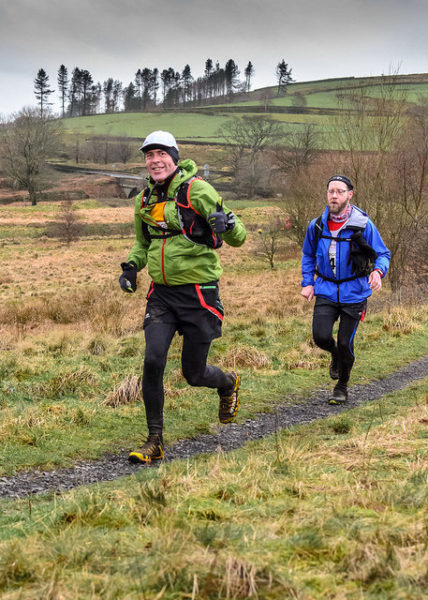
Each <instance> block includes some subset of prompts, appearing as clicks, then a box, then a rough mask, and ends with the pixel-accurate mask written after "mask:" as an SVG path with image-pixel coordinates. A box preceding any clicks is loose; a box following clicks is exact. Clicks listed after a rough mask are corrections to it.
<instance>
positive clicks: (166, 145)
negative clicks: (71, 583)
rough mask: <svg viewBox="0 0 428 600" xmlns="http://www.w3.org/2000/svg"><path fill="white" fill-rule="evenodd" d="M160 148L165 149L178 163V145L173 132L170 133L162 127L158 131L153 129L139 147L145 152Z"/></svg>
mask: <svg viewBox="0 0 428 600" xmlns="http://www.w3.org/2000/svg"><path fill="white" fill-rule="evenodd" d="M159 149H161V150H165V152H167V153H168V154H169V155H170V157H171V158H172V160H173V161H174V162H175V164H177V163H178V160H179V155H178V146H177V142H176V141H175V137H174V136H173V135H172V133H169V131H162V130H160V129H159V130H158V131H153V132H152V133H149V135H148V136H147V137H146V139H145V140H144V142H143V143H142V145H141V146H140V148H139V150H141V151H142V152H144V153H146V152H148V151H149V150H159Z"/></svg>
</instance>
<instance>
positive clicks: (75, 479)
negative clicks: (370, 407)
mask: <svg viewBox="0 0 428 600" xmlns="http://www.w3.org/2000/svg"><path fill="white" fill-rule="evenodd" d="M426 375H428V356H425V357H423V358H422V359H420V360H418V361H416V362H414V363H411V364H409V365H407V366H406V367H403V368H402V369H399V370H398V371H396V372H395V373H393V374H392V375H389V376H387V377H385V379H379V380H376V381H373V382H371V383H369V384H366V385H355V386H353V387H351V388H350V390H349V391H350V394H349V401H348V403H347V405H346V406H330V405H329V404H328V403H327V398H328V396H329V392H328V391H316V392H313V394H312V395H311V396H310V398H309V399H306V400H300V401H298V399H297V398H296V403H295V404H289V403H287V404H286V405H283V404H279V405H277V406H276V407H275V410H274V411H273V412H271V413H262V414H260V415H258V416H257V417H256V418H255V419H247V420H246V421H244V422H243V423H240V424H236V423H232V424H230V425H225V426H219V431H218V433H216V434H212V435H201V436H198V437H196V438H193V439H187V440H181V441H179V442H177V443H176V444H174V446H171V447H167V448H166V454H165V460H167V461H171V460H174V459H180V458H188V457H192V456H195V455H197V454H205V453H207V452H216V451H217V450H218V449H219V448H221V449H222V450H223V451H226V452H227V451H228V450H233V449H235V448H239V447H240V446H243V445H244V444H245V443H247V442H248V441H250V440H257V439H260V438H263V437H265V436H267V435H269V434H271V433H274V432H275V431H276V430H278V429H285V428H287V427H291V426H293V425H298V424H302V423H311V422H312V421H315V420H317V419H324V418H326V417H330V416H332V415H335V414H338V413H341V412H343V411H345V410H348V409H349V408H354V407H356V406H359V405H360V404H363V403H364V402H368V401H373V400H377V399H379V398H381V397H382V396H384V395H385V394H388V393H390V392H394V391H396V390H401V389H403V388H405V387H406V386H408V385H409V384H410V383H412V381H414V380H416V379H421V378H423V377H425V376H426ZM289 399H290V398H289ZM146 468H147V466H144V465H141V466H140V465H131V464H130V463H129V462H128V451H123V452H121V453H120V454H115V455H105V456H103V457H102V458H101V459H100V460H98V461H82V462H79V463H76V465H75V466H74V468H72V469H59V470H57V471H38V470H37V471H29V472H18V473H16V474H14V475H13V476H11V477H0V497H3V498H22V497H25V496H28V495H30V494H38V493H42V492H47V491H52V490H54V491H59V490H69V489H72V488H75V487H78V486H81V485H88V484H91V483H96V482H98V481H111V480H114V479H117V478H119V477H122V476H124V475H130V474H132V473H135V471H137V470H138V469H146Z"/></svg>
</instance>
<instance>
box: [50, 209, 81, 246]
mask: <svg viewBox="0 0 428 600" xmlns="http://www.w3.org/2000/svg"><path fill="white" fill-rule="evenodd" d="M81 231H82V226H81V224H80V223H79V215H78V214H77V212H76V210H75V208H74V206H73V200H71V199H70V198H67V199H66V200H63V202H62V203H61V209H60V212H59V219H58V221H57V223H55V227H54V230H53V233H54V235H56V236H58V237H59V238H60V239H61V241H62V242H64V243H65V244H67V246H69V245H70V244H71V243H72V242H75V241H76V240H77V239H78V238H79V236H80V234H81Z"/></svg>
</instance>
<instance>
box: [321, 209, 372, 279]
mask: <svg viewBox="0 0 428 600" xmlns="http://www.w3.org/2000/svg"><path fill="white" fill-rule="evenodd" d="M347 228H348V229H351V230H352V231H353V233H352V235H351V236H350V237H346V238H340V237H336V238H333V236H332V235H324V234H323V232H322V230H323V226H322V215H321V216H319V217H318V218H317V220H316V221H315V252H316V251H317V248H318V243H319V241H320V239H321V238H324V239H327V240H333V239H334V240H335V241H336V242H348V243H350V244H351V248H350V251H349V260H348V264H351V263H352V268H351V271H352V273H354V275H352V276H351V277H345V278H344V279H333V278H332V277H327V276H326V275H322V274H321V273H320V272H319V270H318V267H317V268H316V269H315V273H316V275H318V276H319V277H322V278H323V279H326V280H327V281H332V282H334V283H345V281H352V280H353V279H358V277H367V276H368V275H369V274H370V273H371V271H372V270H373V265H374V262H375V260H376V258H377V252H376V251H375V250H374V249H373V248H372V247H371V246H370V244H369V243H368V242H367V241H366V239H365V238H364V237H363V232H364V230H365V226H364V227H357V226H355V225H349V226H348V227H347Z"/></svg>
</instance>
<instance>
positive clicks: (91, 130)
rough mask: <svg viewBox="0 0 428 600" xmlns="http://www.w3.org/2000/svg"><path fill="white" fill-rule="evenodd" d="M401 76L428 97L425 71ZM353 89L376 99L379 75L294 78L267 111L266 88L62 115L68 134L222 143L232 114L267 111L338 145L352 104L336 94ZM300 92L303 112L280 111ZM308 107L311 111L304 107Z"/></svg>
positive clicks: (413, 95)
mask: <svg viewBox="0 0 428 600" xmlns="http://www.w3.org/2000/svg"><path fill="white" fill-rule="evenodd" d="M397 81H398V82H399V84H398V86H397V89H400V90H402V91H404V93H405V97H406V99H407V101H408V102H409V103H414V102H419V101H421V100H423V99H425V100H426V99H427V98H428V77H427V75H426V74H421V75H402V76H398V79H397ZM355 88H362V89H363V90H364V92H365V94H366V95H367V96H368V97H373V98H376V97H378V96H379V94H380V90H381V85H380V78H379V77H372V78H345V79H333V80H320V81H312V82H302V83H293V84H290V86H289V87H288V88H287V93H286V94H285V95H284V96H282V97H277V96H276V88H275V87H272V88H267V89H268V90H269V91H270V95H271V99H270V100H269V109H268V112H267V113H265V112H260V108H261V107H262V106H264V104H265V99H264V96H265V95H266V90H255V91H254V92H250V93H249V94H248V98H243V97H242V95H241V96H238V97H237V98H236V99H235V101H234V102H231V103H228V104H216V105H211V106H204V107H195V108H193V109H191V111H190V112H186V111H185V110H184V109H180V110H178V111H176V112H155V113H117V114H110V115H95V116H90V117H80V118H73V119H63V124H64V130H65V132H66V134H72V133H80V134H82V135H85V136H92V135H106V136H123V137H135V138H138V139H141V138H143V137H144V136H145V135H147V133H148V132H150V131H153V130H156V129H165V130H168V131H173V132H174V135H175V136H176V138H177V139H178V140H179V141H183V142H184V141H187V142H192V141H198V142H205V143H214V144H215V143H217V144H219V143H220V144H221V143H223V142H224V140H223V138H222V137H221V136H220V135H219V133H218V130H219V127H221V126H222V125H224V124H225V123H226V122H227V121H228V120H229V119H230V118H232V117H236V118H244V117H248V116H251V115H252V114H253V115H259V116H260V115H262V116H263V115H264V116H268V117H269V118H272V119H275V120H279V121H280V122H281V123H282V125H283V129H284V134H287V133H291V132H299V131H302V130H303V126H304V125H306V124H308V123H310V124H313V125H315V126H316V127H317V130H318V131H319V132H320V133H322V134H323V135H324V137H323V147H324V148H325V149H329V150H336V149H337V142H336V140H335V139H334V138H332V137H331V136H329V133H330V131H331V129H332V126H333V119H334V116H333V115H332V114H331V111H332V110H333V111H338V110H340V109H341V108H343V107H348V105H347V103H346V100H345V101H344V102H343V104H342V106H339V103H338V99H337V94H338V92H339V93H340V94H346V91H347V90H350V89H355ZM297 95H298V96H300V98H303V106H302V107H301V110H302V112H301V113H299V114H295V113H286V112H285V113H284V112H281V111H280V110H279V109H282V108H284V107H290V109H293V110H294V109H295V105H296V104H297V105H298V106H299V100H297ZM276 108H277V109H278V110H276ZM306 108H307V109H308V112H305V109H306ZM299 110H300V109H299ZM311 111H312V112H311ZM314 111H316V114H314ZM323 111H324V113H325V114H323Z"/></svg>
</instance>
